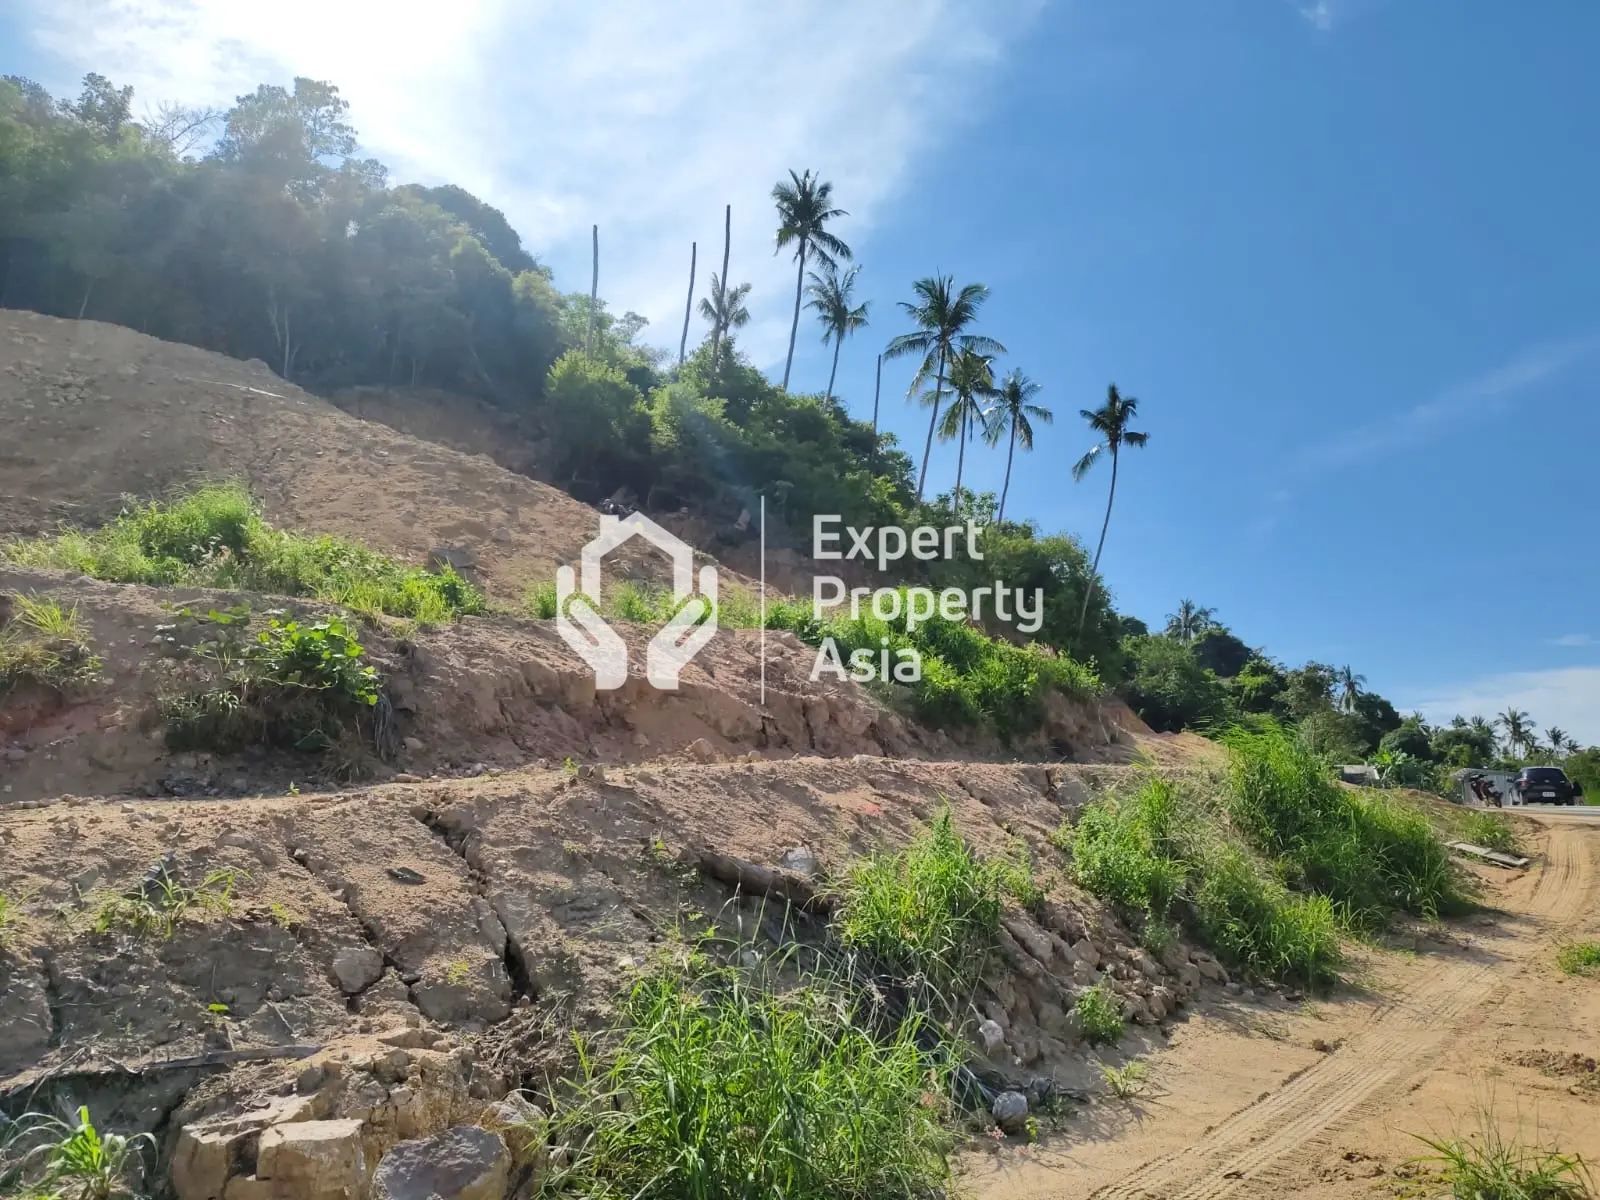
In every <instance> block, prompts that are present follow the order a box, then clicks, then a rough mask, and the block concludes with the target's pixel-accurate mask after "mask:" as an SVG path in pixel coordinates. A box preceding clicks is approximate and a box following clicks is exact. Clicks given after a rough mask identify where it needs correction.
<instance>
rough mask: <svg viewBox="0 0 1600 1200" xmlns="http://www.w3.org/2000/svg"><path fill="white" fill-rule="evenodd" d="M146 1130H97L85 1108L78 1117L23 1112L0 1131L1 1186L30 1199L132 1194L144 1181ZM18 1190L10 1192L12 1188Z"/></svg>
mask: <svg viewBox="0 0 1600 1200" xmlns="http://www.w3.org/2000/svg"><path fill="white" fill-rule="evenodd" d="M156 1149H157V1147H156V1143H155V1139H154V1138H153V1137H151V1135H150V1134H148V1133H141V1134H136V1135H133V1136H131V1137H130V1136H125V1135H123V1134H117V1133H102V1132H101V1131H100V1130H99V1129H97V1128H96V1127H95V1124H94V1121H93V1120H92V1119H91V1118H90V1116H89V1110H88V1108H86V1107H84V1108H79V1109H78V1112H77V1121H76V1122H75V1123H74V1122H70V1121H64V1120H62V1119H61V1118H59V1117H55V1116H51V1115H49V1114H46V1113H24V1114H23V1115H22V1116H21V1117H19V1118H18V1119H17V1120H16V1121H14V1122H12V1123H11V1124H10V1125H8V1126H7V1127H5V1129H3V1130H0V1189H3V1190H4V1194H6V1195H12V1194H19V1195H22V1196H26V1197H30V1198H35V1200H116V1197H119V1196H128V1197H133V1196H137V1195H138V1194H139V1192H140V1190H141V1184H142V1183H143V1181H144V1179H145V1174H146V1170H145V1167H146V1164H145V1159H144V1153H145V1152H146V1151H148V1152H149V1154H150V1156H151V1158H152V1159H153V1158H154V1156H155V1153H156ZM14 1188H15V1189H21V1190H20V1192H13V1190H12V1189H14Z"/></svg>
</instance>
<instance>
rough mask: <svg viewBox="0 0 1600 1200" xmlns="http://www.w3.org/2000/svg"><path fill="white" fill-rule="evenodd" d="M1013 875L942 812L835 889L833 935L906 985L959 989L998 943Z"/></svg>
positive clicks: (862, 863) (863, 864)
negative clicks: (904, 843)
mask: <svg viewBox="0 0 1600 1200" xmlns="http://www.w3.org/2000/svg"><path fill="white" fill-rule="evenodd" d="M1015 870H1016V867H1015V865H1014V864H1009V863H1007V862H1005V861H1003V860H993V861H991V860H986V859H984V858H983V857H981V856H980V855H978V854H977V853H975V852H974V851H973V850H972V848H971V847H970V846H968V845H967V843H966V840H965V839H964V838H962V836H961V834H960V832H959V831H957V829H956V828H955V823H954V821H953V819H952V816H951V813H950V810H949V808H945V809H944V810H943V811H942V812H941V813H940V814H939V815H938V816H937V817H935V818H934V821H933V824H932V825H931V826H930V827H929V828H928V829H927V830H926V831H925V832H924V833H923V834H922V835H921V836H919V837H918V838H917V839H916V840H915V841H913V842H912V843H911V844H910V845H909V846H907V847H906V848H905V849H903V850H900V851H898V852H896V853H892V854H889V853H884V854H877V855H874V856H872V857H870V858H867V859H864V860H862V861H860V862H858V863H856V864H855V866H854V867H852V868H851V870H850V872H849V874H848V875H847V876H846V878H845V880H844V881H843V882H842V883H841V884H840V885H838V887H837V889H836V895H837V899H838V902H839V910H838V912H837V914H836V916H835V918H834V931H835V934H836V935H837V937H838V939H839V941H840V942H841V943H842V944H843V945H844V946H845V947H847V948H849V949H854V950H863V951H866V952H868V953H870V954H871V955H872V956H873V957H874V958H876V959H877V960H878V961H879V962H880V963H882V964H883V965H884V966H885V967H886V968H888V969H889V970H891V971H893V972H895V973H896V974H898V975H899V976H901V977H902V978H904V979H908V980H911V979H915V980H917V981H920V982H924V983H926V984H927V985H928V986H929V987H930V988H931V989H932V990H934V991H936V992H941V993H946V994H949V993H954V992H960V991H963V990H965V989H966V988H967V987H969V986H970V985H971V983H972V982H973V981H974V980H975V979H976V978H977V976H978V974H979V972H980V971H981V969H982V965H983V960H984V958H985V956H986V955H987V954H988V953H989V952H990V951H991V950H992V949H993V948H994V947H995V945H996V944H997V943H998V940H999V932H1000V911H1001V908H1002V904H1003V901H1004V897H1005V895H1006V894H1007V892H1008V880H1009V879H1010V878H1011V876H1012V874H1013V872H1014V871H1015Z"/></svg>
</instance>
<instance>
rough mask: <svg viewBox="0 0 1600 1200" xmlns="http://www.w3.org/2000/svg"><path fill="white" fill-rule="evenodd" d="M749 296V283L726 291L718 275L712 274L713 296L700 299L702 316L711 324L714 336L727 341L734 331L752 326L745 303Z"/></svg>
mask: <svg viewBox="0 0 1600 1200" xmlns="http://www.w3.org/2000/svg"><path fill="white" fill-rule="evenodd" d="M749 295H750V285H749V284H748V283H741V284H739V285H738V286H737V287H731V288H728V289H727V290H726V291H724V290H723V287H722V284H721V282H720V281H719V280H718V279H717V273H716V272H715V271H713V272H711V295H709V296H702V297H700V315H701V316H702V317H704V318H705V319H706V320H707V321H710V322H711V331H712V334H713V336H716V337H720V338H724V339H725V338H727V336H728V335H729V334H730V333H732V332H733V330H735V329H743V328H744V327H745V326H746V325H748V324H750V310H749V309H748V308H746V307H745V303H744V302H745V298H746V297H747V296H749Z"/></svg>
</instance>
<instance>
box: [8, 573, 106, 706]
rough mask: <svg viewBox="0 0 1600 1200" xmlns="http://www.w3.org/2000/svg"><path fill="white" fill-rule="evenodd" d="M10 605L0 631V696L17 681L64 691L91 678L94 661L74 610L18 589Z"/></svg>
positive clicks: (97, 663) (97, 662) (96, 662)
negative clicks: (6, 621)
mask: <svg viewBox="0 0 1600 1200" xmlns="http://www.w3.org/2000/svg"><path fill="white" fill-rule="evenodd" d="M11 604H12V608H13V610H14V611H13V613H12V617H11V621H10V622H9V623H8V624H7V625H6V626H5V627H4V628H3V629H0V697H3V696H5V695H6V694H7V693H9V692H11V691H12V690H14V689H15V688H17V687H19V686H21V685H22V684H37V685H39V686H41V687H47V688H51V689H53V690H55V691H58V692H65V691H68V690H70V689H71V688H74V687H77V686H79V685H82V684H84V683H87V682H88V681H89V680H91V679H93V678H94V676H95V674H96V673H97V672H98V671H99V670H100V660H99V659H98V658H96V657H95V656H94V654H93V653H91V651H90V646H89V637H88V633H87V631H86V630H85V628H84V624H83V620H82V618H81V617H80V616H79V615H78V610H77V608H75V607H74V608H63V607H62V606H61V604H60V603H58V602H57V601H54V600H44V599H40V598H39V597H37V596H27V595H23V594H22V593H20V592H18V593H14V594H13V595H12V596H11Z"/></svg>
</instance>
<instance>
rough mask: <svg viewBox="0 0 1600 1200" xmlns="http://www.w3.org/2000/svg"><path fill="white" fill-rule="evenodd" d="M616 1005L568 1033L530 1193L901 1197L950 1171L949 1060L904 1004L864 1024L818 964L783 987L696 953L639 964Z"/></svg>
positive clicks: (934, 1186)
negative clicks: (608, 1016) (607, 1025)
mask: <svg viewBox="0 0 1600 1200" xmlns="http://www.w3.org/2000/svg"><path fill="white" fill-rule="evenodd" d="M622 1020H623V1025H622V1027H621V1028H620V1029H618V1030H616V1031H614V1032H613V1033H612V1034H611V1035H610V1036H609V1038H602V1039H601V1042H600V1044H598V1045H595V1044H591V1043H588V1042H580V1050H581V1056H580V1062H581V1065H580V1075H579V1079H578V1082H577V1084H576V1086H575V1088H574V1090H573V1092H572V1093H571V1094H570V1098H565V1099H558V1101H557V1103H556V1106H555V1111H554V1113H553V1116H552V1119H551V1125H550V1128H551V1132H552V1135H553V1140H554V1141H555V1143H556V1144H557V1145H565V1146H567V1147H569V1148H570V1160H569V1161H568V1162H567V1164H566V1165H564V1166H562V1167H559V1168H557V1169H555V1170H552V1171H551V1172H550V1174H549V1176H548V1177H547V1178H546V1180H545V1183H544V1190H543V1192H542V1193H541V1194H544V1195H565V1194H580V1195H584V1196H590V1197H603V1198H606V1200H611V1198H616V1200H622V1198H623V1197H634V1196H649V1197H685V1198H687V1197H750V1198H752V1200H754V1198H755V1197H765V1196H788V1197H795V1198H796V1200H823V1198H824V1197H828V1198H832V1197H854V1198H859V1200H868V1198H869V1197H870V1198H876V1197H886V1198H896V1197H904V1198H907V1200H909V1198H911V1197H924V1196H929V1195H936V1194H939V1193H940V1190H941V1188H942V1187H943V1185H944V1184H945V1183H946V1182H947V1181H948V1178H949V1168H948V1165H947V1155H948V1153H949V1151H950V1146H951V1142H950V1139H949V1137H948V1135H947V1134H946V1133H945V1131H944V1130H943V1129H942V1128H941V1125H940V1117H941V1115H942V1114H943V1111H944V1101H943V1099H942V1098H943V1097H944V1096H945V1095H946V1094H947V1092H948V1086H949V1070H950V1065H949V1060H948V1058H947V1057H946V1056H944V1055H943V1054H941V1053H939V1052H938V1051H937V1050H929V1049H925V1048H924V1047H925V1046H926V1045H934V1046H937V1045H938V1044H939V1039H938V1037H937V1035H936V1034H935V1032H934V1031H933V1030H932V1028H931V1027H930V1026H929V1025H927V1024H926V1023H925V1022H924V1020H923V1019H922V1018H921V1017H920V1016H919V1015H918V1014H917V1012H916V1011H915V1010H913V1011H911V1012H910V1013H908V1014H907V1015H906V1017H905V1018H904V1019H903V1020H901V1021H899V1022H897V1023H896V1025H895V1027H894V1028H893V1030H892V1031H890V1032H888V1033H884V1034H875V1033H874V1031H873V1030H871V1029H870V1028H869V1027H867V1026H866V1025H865V1024H863V1023H862V1021H861V1020H860V1019H858V1016H857V1014H856V1011H855V1008H854V1006H853V1005H852V1004H851V1003H850V1002H848V1001H847V1000H845V999H844V998H843V995H842V993H841V992H840V991H839V990H838V989H836V988H834V987H832V986H830V985H829V984H828V982H827V981H826V980H823V979H818V978H816V977H812V978H808V979H807V980H805V981H804V982H803V983H802V984H801V985H799V986H797V987H794V988H792V989H790V990H788V991H786V992H783V993H781V994H780V993H776V992H774V991H772V990H771V989H770V988H767V987H763V986H760V985H759V984H758V983H757V982H756V981H755V980H754V979H753V978H752V977H751V976H750V975H748V974H747V973H745V972H741V971H739V970H736V969H732V968H718V967H714V966H709V965H708V964H707V963H706V962H705V960H704V959H703V958H701V957H700V956H695V957H694V958H692V959H691V960H690V965H689V966H688V967H687V968H684V969H679V970H667V969H663V970H658V971H656V972H653V973H651V974H649V975H647V976H646V977H645V978H643V979H641V980H640V981H639V982H638V983H637V984H636V985H635V986H634V988H633V989H632V991H631V992H630V993H629V995H628V997H627V998H626V1000H625V1002H624V1003H623V1005H622ZM607 1043H609V1044H607Z"/></svg>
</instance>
